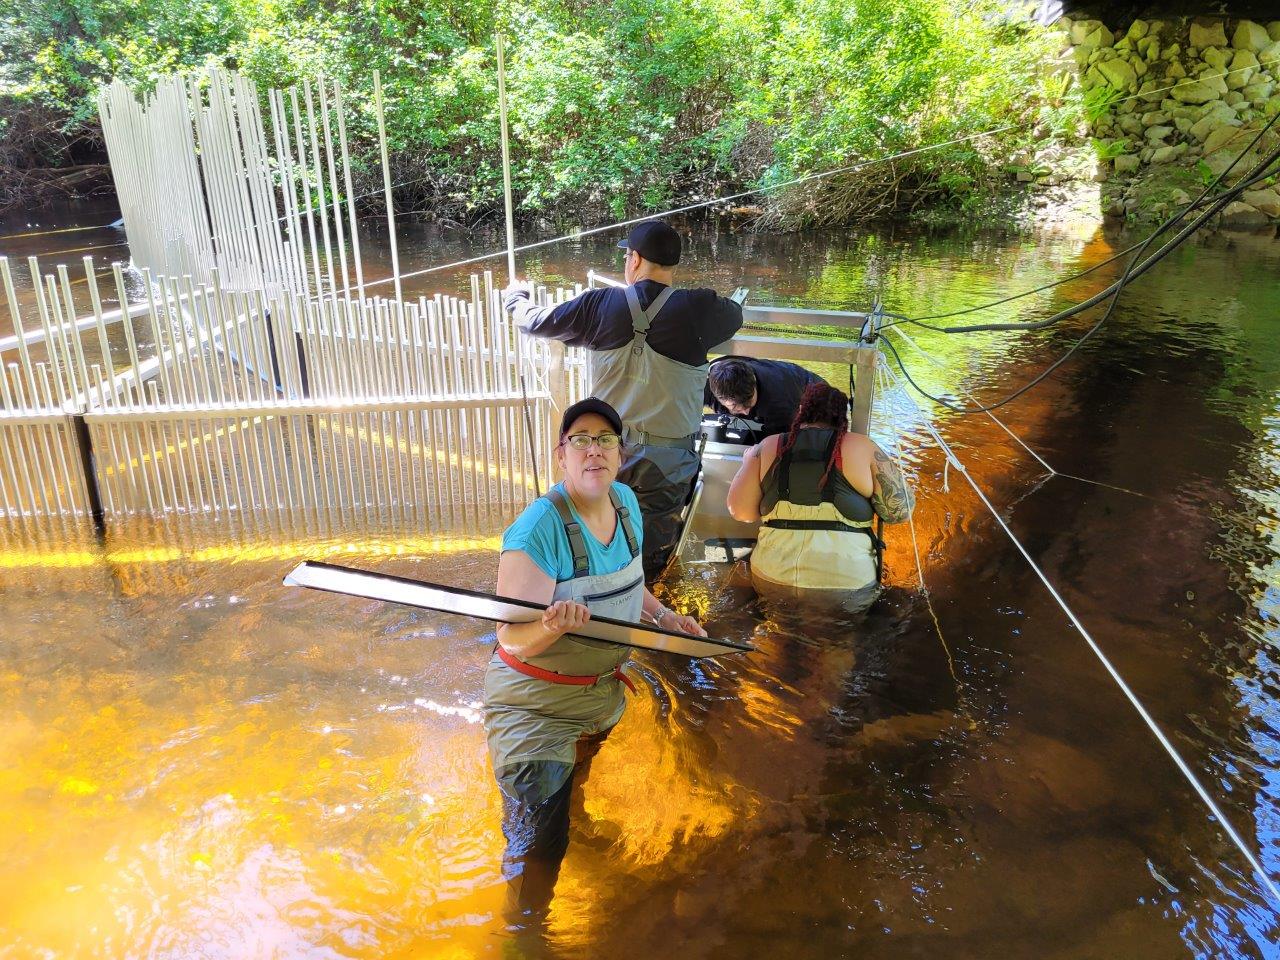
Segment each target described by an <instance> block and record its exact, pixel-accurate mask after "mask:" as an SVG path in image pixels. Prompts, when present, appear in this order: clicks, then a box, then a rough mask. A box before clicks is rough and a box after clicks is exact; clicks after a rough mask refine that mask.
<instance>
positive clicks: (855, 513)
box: [760, 428, 884, 583]
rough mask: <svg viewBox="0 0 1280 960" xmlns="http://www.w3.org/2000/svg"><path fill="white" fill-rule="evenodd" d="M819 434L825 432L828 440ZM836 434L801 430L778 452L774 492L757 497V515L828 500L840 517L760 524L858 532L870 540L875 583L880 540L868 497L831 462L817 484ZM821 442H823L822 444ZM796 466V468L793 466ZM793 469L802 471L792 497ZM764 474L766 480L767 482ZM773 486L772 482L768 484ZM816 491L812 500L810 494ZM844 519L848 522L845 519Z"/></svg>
mask: <svg viewBox="0 0 1280 960" xmlns="http://www.w3.org/2000/svg"><path fill="white" fill-rule="evenodd" d="M822 434H829V435H830V437H829V439H828V438H826V437H823V436H822ZM837 440H838V436H837V434H836V432H835V431H834V430H813V429H812V428H810V429H805V430H801V431H800V433H799V434H798V435H797V436H796V442H795V443H794V444H793V445H792V446H791V448H790V449H788V450H787V451H786V452H784V453H783V454H782V456H780V457H779V458H778V459H777V460H776V461H775V463H774V466H773V467H771V468H770V470H769V472H770V473H774V471H775V470H776V474H775V479H776V491H777V492H776V495H772V496H771V495H770V494H773V490H770V491H769V492H768V493H767V494H766V495H765V496H764V497H762V498H761V501H760V507H761V514H772V513H773V512H775V511H776V509H777V506H778V505H779V504H781V503H789V504H790V503H796V504H802V505H805V506H812V505H815V504H817V503H829V504H831V505H832V506H834V507H835V508H836V510H837V511H838V512H839V514H840V517H842V518H843V519H842V520H841V519H831V520H797V519H792V518H787V517H771V518H770V519H768V520H765V521H764V526H766V527H769V528H770V529H773V530H835V531H838V532H840V533H861V534H865V535H866V536H867V537H868V538H869V539H870V540H871V549H872V550H874V551H875V556H876V582H877V583H879V582H880V580H881V579H882V575H883V567H884V563H883V558H884V541H883V540H881V539H880V538H879V537H878V536H877V535H876V532H875V530H874V529H872V527H871V522H872V520H873V519H874V518H875V508H874V507H872V506H871V500H870V499H869V498H867V497H864V496H863V495H862V494H860V493H859V492H858V491H857V490H855V489H854V488H853V485H852V484H850V483H849V481H848V479H847V478H846V477H845V475H844V474H843V473H841V472H840V465H839V464H838V463H836V464H833V465H832V467H831V472H830V473H829V474H827V482H826V483H824V484H823V485H822V487H821V488H819V487H818V481H820V480H821V479H822V474H823V473H824V472H826V469H827V464H829V463H832V460H831V455H832V453H833V452H834V451H835V445H836V441H837ZM824 441H825V443H824ZM796 468H798V469H796ZM793 469H795V470H796V472H798V473H799V472H801V471H802V472H803V475H802V476H800V477H798V478H797V479H798V480H799V481H800V482H799V484H798V488H799V489H798V491H797V493H796V494H795V496H794V498H793V496H792V492H791V481H792V472H793ZM768 479H769V478H768V477H767V476H766V482H767V481H768ZM770 486H771V487H774V486H775V484H770ZM815 491H816V493H817V498H816V499H815V497H814V493H815ZM845 521H848V522H845Z"/></svg>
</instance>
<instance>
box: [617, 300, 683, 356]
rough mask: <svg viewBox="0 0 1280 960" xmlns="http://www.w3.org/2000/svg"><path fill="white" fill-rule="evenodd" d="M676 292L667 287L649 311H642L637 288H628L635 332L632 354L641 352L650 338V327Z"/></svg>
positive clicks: (628, 301) (628, 305) (632, 326)
mask: <svg viewBox="0 0 1280 960" xmlns="http://www.w3.org/2000/svg"><path fill="white" fill-rule="evenodd" d="M675 292H676V291H675V288H674V287H667V288H666V289H665V290H663V291H662V292H661V293H660V294H658V295H657V296H656V297H654V298H653V303H651V304H649V309H648V310H642V309H641V308H640V297H639V295H638V294H637V293H636V288H635V287H627V288H626V294H627V307H628V308H629V309H630V310H631V329H632V330H633V331H634V332H635V337H634V338H633V339H632V341H631V350H632V352H634V353H639V352H640V346H641V344H643V343H644V342H645V338H646V337H648V336H649V327H650V325H651V324H652V323H653V321H654V320H656V319H657V317H658V314H659V313H661V312H662V308H663V307H665V306H666V305H667V301H668V300H670V299H671V294H673V293H675Z"/></svg>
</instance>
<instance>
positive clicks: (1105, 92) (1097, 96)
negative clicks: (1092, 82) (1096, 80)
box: [1083, 84, 1124, 125]
mask: <svg viewBox="0 0 1280 960" xmlns="http://www.w3.org/2000/svg"><path fill="white" fill-rule="evenodd" d="M1123 96H1124V92H1123V91H1121V90H1117V89H1116V88H1115V87H1111V86H1108V85H1106V84H1102V85H1101V86H1097V87H1094V88H1093V89H1091V90H1089V91H1087V92H1086V93H1085V95H1084V104H1083V108H1084V117H1085V119H1086V120H1087V121H1088V122H1089V124H1090V125H1092V124H1095V123H1097V122H1098V121H1099V120H1101V119H1102V118H1103V117H1106V116H1109V115H1110V113H1111V108H1112V107H1113V106H1115V104H1116V102H1117V101H1119V100H1120V98H1121V97H1123Z"/></svg>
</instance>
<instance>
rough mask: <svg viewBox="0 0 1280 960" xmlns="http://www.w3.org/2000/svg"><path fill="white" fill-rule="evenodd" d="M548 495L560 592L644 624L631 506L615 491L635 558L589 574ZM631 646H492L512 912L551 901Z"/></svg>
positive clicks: (567, 518) (578, 528)
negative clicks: (563, 548)
mask: <svg viewBox="0 0 1280 960" xmlns="http://www.w3.org/2000/svg"><path fill="white" fill-rule="evenodd" d="M546 499H547V500H549V501H550V502H551V504H552V505H553V506H554V507H555V508H556V513H557V515H558V516H559V518H560V522H561V524H562V526H563V528H564V532H565V536H566V537H567V538H568V541H569V549H570V552H571V554H572V556H573V573H572V575H571V576H570V577H569V579H567V580H562V581H560V582H558V583H557V584H556V588H555V592H554V593H553V594H552V599H553V600H573V601H575V602H577V603H581V604H584V605H585V606H586V607H587V608H588V609H589V610H590V611H591V612H592V614H593V615H598V616H604V617H611V618H614V619H617V620H628V621H631V622H638V621H639V620H640V613H641V609H642V607H643V605H644V573H643V570H642V569H641V559H640V546H639V541H638V539H637V537H636V532H635V526H634V523H635V521H634V520H633V519H632V517H631V512H630V511H629V510H628V509H627V508H626V507H625V506H623V504H622V501H621V499H620V498H619V497H618V495H617V494H616V493H615V492H614V491H613V490H610V491H609V499H610V501H611V502H612V504H613V508H614V511H615V512H616V514H617V517H618V523H617V526H618V527H620V528H621V531H620V534H619V533H618V532H615V534H614V536H619V535H621V536H623V537H624V538H625V539H626V543H627V549H628V552H629V553H630V556H631V559H630V561H629V562H628V563H627V565H626V566H625V567H623V568H622V569H621V570H618V571H617V572H615V573H605V574H594V575H593V574H591V573H589V565H588V558H587V548H586V539H585V538H586V536H587V535H588V534H587V532H585V531H584V530H583V529H582V523H581V521H579V520H578V519H577V518H576V517H575V516H574V514H573V511H572V510H571V509H570V506H569V502H568V498H567V497H566V496H565V494H564V493H563V492H562V491H561V490H560V489H559V488H552V489H551V490H550V491H548V493H547V494H546ZM629 655H630V648H628V647H623V646H619V645H618V644H613V643H606V642H604V641H600V640H592V639H589V638H587V637H575V636H572V635H570V634H565V635H564V636H562V637H559V638H558V639H557V640H556V641H555V642H554V643H553V644H551V646H550V647H548V648H547V649H546V650H544V651H543V652H542V653H539V654H536V655H534V656H531V657H527V658H519V657H516V656H514V655H512V654H510V653H508V652H507V651H506V650H504V649H503V648H502V645H501V644H498V645H497V646H496V647H495V650H494V654H493V657H492V658H491V659H490V661H489V666H488V668H487V670H486V671H485V697H484V699H485V733H486V735H487V737H488V741H489V755H490V758H491V759H492V761H493V770H494V775H495V777H496V778H497V781H498V787H499V789H500V790H501V791H502V807H503V817H502V832H503V835H504V836H505V837H506V841H507V846H506V851H505V852H504V854H503V858H502V874H503V876H504V877H505V878H506V880H507V881H508V889H507V912H508V915H509V916H511V917H512V918H513V919H517V920H519V919H522V918H523V919H528V918H534V919H536V918H537V917H538V916H540V915H541V914H543V913H545V911H546V909H547V908H548V906H549V904H550V902H551V895H552V893H553V892H554V889H555V883H556V878H557V877H558V876H559V873H560V863H561V861H562V860H563V859H564V853H565V850H566V848H567V847H568V844H569V811H570V798H571V794H572V793H573V792H574V785H575V783H577V784H581V783H582V782H583V781H584V780H585V779H586V776H587V772H588V770H589V769H590V765H591V759H592V757H594V756H595V754H596V752H597V751H598V750H599V749H600V745H601V744H602V743H603V742H604V740H605V738H606V737H607V736H608V735H609V731H610V730H612V729H613V727H614V725H615V724H616V723H617V722H618V720H619V719H621V717H622V713H623V710H624V708H625V706H626V703H625V696H624V694H623V692H622V688H623V684H626V686H627V687H630V688H631V689H632V690H633V691H634V687H632V685H631V682H630V681H629V680H628V679H627V677H626V675H625V674H623V673H622V669H621V668H622V664H623V663H624V662H626V660H627V657H628V656H629Z"/></svg>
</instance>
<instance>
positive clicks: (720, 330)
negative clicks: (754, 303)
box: [507, 280, 742, 367]
mask: <svg viewBox="0 0 1280 960" xmlns="http://www.w3.org/2000/svg"><path fill="white" fill-rule="evenodd" d="M635 288H636V296H637V297H638V298H639V300H640V306H641V307H642V308H646V309H647V308H648V306H649V304H651V303H653V301H654V299H655V298H657V296H658V294H660V293H661V292H662V291H663V290H665V289H666V284H663V283H659V282H658V281H656V280H641V281H639V282H638V283H636V284H635ZM507 309H508V310H510V311H511V314H512V316H513V317H514V318H515V321H516V323H517V324H518V325H519V326H520V327H521V328H523V329H524V332H525V333H527V334H529V335H530V336H534V337H545V338H547V339H549V340H562V341H563V342H564V343H565V344H567V345H568V346H570V347H586V348H587V349H589V350H616V349H617V348H618V347H624V346H626V345H627V344H628V343H630V342H631V338H632V336H633V333H632V328H631V311H630V309H629V308H628V307H627V295H626V292H625V291H624V290H623V289H622V288H621V287H601V288H599V289H596V290H586V291H584V292H583V293H581V294H579V295H578V296H576V297H574V298H573V299H572V300H569V301H567V302H566V303H562V304H560V305H559V306H558V307H539V306H537V305H536V304H535V303H534V302H533V301H532V300H531V299H530V298H528V297H520V298H516V297H509V298H508V300H507ZM741 326H742V307H741V306H739V305H738V304H737V303H735V302H734V301H732V300H729V299H728V298H726V297H721V296H718V295H717V294H716V292H715V291H714V290H705V289H699V290H686V289H682V288H679V287H677V288H676V289H675V290H674V291H673V292H672V294H671V297H670V298H669V299H668V300H667V303H666V305H665V306H664V307H663V308H662V311H661V312H660V313H659V314H658V316H657V318H656V319H655V320H654V321H653V325H652V326H651V327H650V328H649V336H648V338H647V342H648V344H649V346H650V347H652V348H653V349H654V350H655V351H656V352H658V353H660V354H662V355H663V356H664V357H669V358H670V359H672V360H678V361H680V362H681V363H687V364H689V365H690V366H694V367H699V366H702V365H703V364H704V363H706V362H707V359H708V357H707V351H708V350H710V349H711V348H712V347H714V346H716V345H717V344H720V343H723V342H724V341H725V340H728V339H729V338H730V337H732V336H733V335H734V334H735V333H737V332H738V330H739V328H740V327H741Z"/></svg>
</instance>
